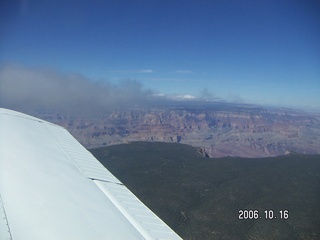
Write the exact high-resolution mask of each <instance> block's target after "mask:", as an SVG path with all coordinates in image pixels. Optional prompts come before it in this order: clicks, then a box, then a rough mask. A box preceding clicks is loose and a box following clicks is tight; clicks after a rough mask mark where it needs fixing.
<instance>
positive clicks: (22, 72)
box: [0, 64, 152, 114]
mask: <svg viewBox="0 0 320 240" xmlns="http://www.w3.org/2000/svg"><path fill="white" fill-rule="evenodd" d="M150 96H152V91H150V90H145V89H143V87H142V85H141V84H140V83H139V82H137V81H134V80H123V81H121V82H120V83H119V84H111V83H110V82H108V81H99V82H93V81H91V80H90V79H88V78H86V77H84V76H82V75H79V74H64V73H60V72H57V71H52V70H47V69H35V68H28V67H25V66H21V65H13V64H10V65H9V64H7V65H3V66H1V67H0V107H5V108H11V109H17V110H24V111H30V110H39V109H41V110H49V111H56V112H62V113H74V114H76V113H80V114H81V113H86V114H87V113H98V112H100V113H101V112H105V111H110V110H113V109H118V108H124V107H130V106H133V105H135V104H141V103H145V102H146V101H147V100H148V99H149V98H150Z"/></svg>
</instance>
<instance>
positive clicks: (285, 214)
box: [239, 209, 289, 220]
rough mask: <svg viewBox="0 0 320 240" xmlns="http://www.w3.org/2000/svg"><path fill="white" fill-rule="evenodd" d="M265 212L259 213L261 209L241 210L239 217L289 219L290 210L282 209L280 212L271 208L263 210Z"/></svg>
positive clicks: (243, 218)
mask: <svg viewBox="0 0 320 240" xmlns="http://www.w3.org/2000/svg"><path fill="white" fill-rule="evenodd" d="M263 213H264V214H262V215H261V214H259V210H247V209H245V210H239V219H240V220H246V219H262V218H264V219H270V220H271V219H288V218H289V211H288V210H280V211H278V212H275V211H273V210H272V209H270V210H265V211H263Z"/></svg>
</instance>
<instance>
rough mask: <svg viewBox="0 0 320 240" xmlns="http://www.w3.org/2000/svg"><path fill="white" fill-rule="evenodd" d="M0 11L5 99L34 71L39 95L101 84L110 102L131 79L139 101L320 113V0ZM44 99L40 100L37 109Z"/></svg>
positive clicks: (36, 6) (65, 5) (35, 4)
mask: <svg viewBox="0 0 320 240" xmlns="http://www.w3.org/2000/svg"><path fill="white" fill-rule="evenodd" d="M0 4H1V5H0V36H1V37H0V64H1V68H0V84H1V85H0V87H1V90H0V94H2V100H3V99H4V97H3V96H4V95H6V96H7V97H9V96H11V97H14V95H15V94H20V95H21V91H13V88H15V87H16V86H17V84H18V85H19V81H20V79H21V78H23V77H22V76H23V74H24V73H25V72H28V74H29V75H28V76H29V78H33V77H32V76H37V77H35V79H37V80H35V81H33V80H28V78H24V81H30V84H29V86H28V88H27V89H28V90H29V89H33V90H34V92H35V91H38V86H39V85H41V84H42V83H41V81H42V80H41V79H45V78H48V79H51V80H52V79H54V80H53V81H54V82H56V83H57V82H59V83H61V84H64V81H66V82H67V83H68V84H70V83H71V82H74V81H75V82H74V83H76V80H74V79H78V78H79V79H78V80H79V81H80V82H81V81H82V82H83V81H87V82H91V83H94V84H93V85H94V86H95V87H94V88H90V87H88V88H87V87H85V86H84V85H81V86H83V87H81V89H83V91H87V89H90V90H91V91H95V89H98V88H99V87H97V84H96V82H97V81H100V82H99V84H102V85H103V86H104V88H106V89H108V91H106V94H108V93H109V94H110V91H111V90H112V89H118V90H119V89H120V88H121V86H125V84H124V82H123V80H124V79H129V81H127V83H129V85H130V84H131V85H132V84H133V85H134V86H138V88H139V89H138V91H136V90H137V89H135V91H133V92H132V93H138V94H145V93H146V91H145V90H146V89H151V90H152V91H154V92H155V93H159V94H169V95H174V94H180V95H184V94H188V95H193V96H196V97H202V96H203V95H206V96H214V97H216V98H219V99H224V100H227V101H240V102H247V103H259V104H275V105H283V106H297V107H300V108H301V107H303V108H304V107H309V108H316V109H320V3H319V1H316V0H315V1H308V0H305V1H304V0H301V1H295V0H288V1H280V0H278V1H264V0H259V1H256V0H252V1H246V0H245V1H238V0H236V1H228V0H225V1H222V0H221V1H175V0H172V1H171V0H170V1H169V0H168V1H166V0H161V1H121V0H114V1H111V0H106V1H94V0H92V1H59V0H56V1H46V0H43V1H28V0H24V1H12V0H2V1H1V3H0ZM10 74H11V75H10ZM46 74H47V75H46ZM71 75H72V76H73V77H71V78H72V79H73V80H70V76H71ZM39 76H41V77H39ZM53 76H54V77H53ZM48 79H47V80H45V81H48ZM84 79H85V80H84ZM132 80H133V81H132ZM49 81H50V80H49ZM10 83H11V84H10ZM32 84H34V85H32ZM86 84H87V83H86ZM99 84H98V85H99ZM42 85H44V86H47V88H46V89H48V86H49V85H46V83H43V84H42ZM93 85H92V86H93ZM131 85H130V86H131ZM110 86H111V88H110ZM130 86H129V88H130ZM10 89H11V90H10ZM21 89H22V88H21ZM21 89H20V90H21ZM81 89H79V91H80V90H81ZM10 91H11V92H10ZM54 91H64V89H63V88H61V87H57V88H54ZM8 92H10V93H11V94H8ZM31 92H32V91H31ZM122 92H123V91H122ZM124 92H125V91H124ZM24 94H27V92H26V90H25V92H24ZM67 94H68V93H67ZM100 94H101V95H103V93H100ZM45 95H46V94H45V91H44V92H42V94H39V96H37V95H36V96H35V101H36V97H39V98H45V97H46V96H45ZM98 95H99V94H98ZM114 95H117V94H114ZM120 95H121V94H120ZM57 96H60V94H57ZM206 96H205V97H206ZM15 97H16V96H15ZM51 97H52V96H51ZM87 97H88V96H87ZM78 98H79V99H80V98H81V92H79V97H78ZM102 98H103V97H102ZM106 99H110V98H106ZM0 104H1V103H0Z"/></svg>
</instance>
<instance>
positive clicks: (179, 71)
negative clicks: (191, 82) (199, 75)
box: [175, 70, 194, 74]
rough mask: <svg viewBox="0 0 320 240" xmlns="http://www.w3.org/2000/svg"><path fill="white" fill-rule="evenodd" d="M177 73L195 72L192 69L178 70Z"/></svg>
mask: <svg viewBox="0 0 320 240" xmlns="http://www.w3.org/2000/svg"><path fill="white" fill-rule="evenodd" d="M175 73H179V74H191V73H194V72H193V71H190V70H176V71H175Z"/></svg>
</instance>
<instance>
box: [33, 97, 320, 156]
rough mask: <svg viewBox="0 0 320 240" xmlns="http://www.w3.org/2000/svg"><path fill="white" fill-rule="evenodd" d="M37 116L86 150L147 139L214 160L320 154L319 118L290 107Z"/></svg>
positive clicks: (202, 105) (199, 106) (176, 106)
mask: <svg viewBox="0 0 320 240" xmlns="http://www.w3.org/2000/svg"><path fill="white" fill-rule="evenodd" d="M37 115H38V116H39V117H42V118H44V119H46V120H48V121H51V122H54V123H57V124H59V125H62V126H64V127H65V128H66V129H67V130H68V131H70V133H71V134H72V135H73V136H74V137H75V138H76V139H77V140H78V141H80V142H81V143H82V144H83V145H84V146H85V147H86V148H88V149H92V148H97V147H102V146H110V145H116V144H123V143H130V142H135V141H147V142H176V143H183V144H188V145H191V146H194V147H197V148H198V150H197V151H198V153H199V154H201V155H202V156H205V157H210V158H219V157H226V156H232V157H243V158H255V157H273V156H280V155H286V154H289V153H291V152H297V153H301V154H320V115H319V114H316V113H308V112H305V111H301V110H294V109H287V108H272V107H261V106H256V105H246V104H231V103H215V102H193V103H190V102H177V103H171V104H167V105H165V104H163V105H160V104H159V105H154V106H135V107H132V108H130V109H122V110H114V111H111V112H108V113H101V114H99V115H95V116H69V115H66V114H65V115H61V114H58V113H53V112H47V113H41V114H37Z"/></svg>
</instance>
